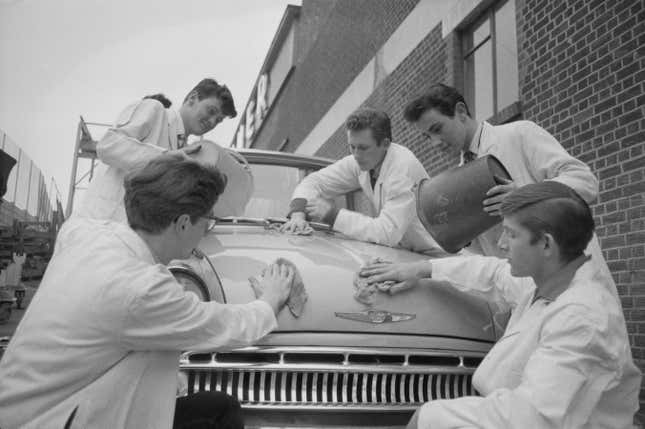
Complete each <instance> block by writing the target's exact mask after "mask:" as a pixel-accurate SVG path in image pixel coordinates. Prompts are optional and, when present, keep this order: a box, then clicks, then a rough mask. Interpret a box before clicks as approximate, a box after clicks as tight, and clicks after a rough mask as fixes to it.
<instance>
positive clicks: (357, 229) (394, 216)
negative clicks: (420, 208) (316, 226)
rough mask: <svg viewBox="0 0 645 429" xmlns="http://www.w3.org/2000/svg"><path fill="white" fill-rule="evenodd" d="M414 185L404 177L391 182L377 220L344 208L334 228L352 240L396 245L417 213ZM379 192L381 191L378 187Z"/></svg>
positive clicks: (387, 185)
mask: <svg viewBox="0 0 645 429" xmlns="http://www.w3.org/2000/svg"><path fill="white" fill-rule="evenodd" d="M412 186H413V184H412V182H411V181H410V179H408V178H407V177H405V176H404V175H402V174H401V175H397V176H394V177H389V178H388V179H387V184H386V186H384V187H383V192H384V195H383V197H382V201H383V206H382V207H381V210H380V212H379V214H378V216H377V217H370V216H366V215H364V214H362V213H358V212H354V211H351V210H346V209H341V210H340V211H339V212H338V216H337V217H336V221H335V222H334V226H333V228H334V229H335V230H337V231H340V232H342V233H343V234H345V235H348V236H350V237H352V238H355V239H358V240H362V241H370V242H373V243H378V244H384V245H386V246H396V245H397V244H398V243H399V241H401V238H402V237H403V234H405V231H406V230H407V229H408V227H409V226H410V222H411V221H412V217H413V216H414V215H415V213H416V206H415V200H414V194H413V192H412ZM377 189H378V190H376V191H375V192H380V189H379V187H378V186H377Z"/></svg>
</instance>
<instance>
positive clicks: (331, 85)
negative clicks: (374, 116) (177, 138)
mask: <svg viewBox="0 0 645 429" xmlns="http://www.w3.org/2000/svg"><path fill="white" fill-rule="evenodd" d="M418 1H419V0H400V1H391V0H350V1H348V0H344V1H340V0H339V1H336V2H335V3H334V5H333V8H332V9H331V11H330V10H329V9H328V8H327V7H325V5H320V4H319V3H320V2H323V3H324V2H326V0H305V1H303V4H302V9H301V18H300V23H299V32H300V33H303V32H304V33H306V32H308V29H307V28H306V26H305V25H306V23H307V22H314V23H315V24H314V25H315V32H316V34H317V35H316V37H315V40H309V39H308V38H307V40H306V43H305V44H306V46H310V48H309V50H308V52H307V53H306V54H305V53H300V52H299V53H298V55H299V56H300V55H302V60H301V61H299V62H298V63H297V64H296V65H295V70H294V73H293V75H292V76H291V77H290V78H289V81H288V82H287V84H286V85H285V88H284V90H283V92H282V95H281V96H280V99H279V100H278V103H277V104H276V105H275V106H274V107H273V108H272V111H271V113H270V114H269V117H268V118H267V119H266V120H265V123H264V124H263V126H262V128H261V129H260V132H259V134H258V136H257V138H256V140H255V142H256V143H255V144H254V146H253V147H254V148H258V149H275V148H277V147H278V146H280V145H281V144H282V142H283V141H284V140H285V139H288V140H289V144H287V145H286V146H285V148H284V149H283V150H287V151H293V150H294V149H295V147H297V145H298V144H300V142H301V141H302V140H304V138H305V137H306V136H307V134H308V133H309V131H311V129H313V127H314V126H315V125H316V123H317V122H318V121H319V120H320V118H321V117H322V116H323V115H324V114H325V113H326V112H327V110H328V109H329V108H330V107H331V106H332V104H333V103H334V102H335V101H336V99H337V98H338V97H339V96H340V95H341V94H342V93H343V91H344V90H345V89H346V88H347V86H348V85H349V84H350V83H351V82H352V80H353V79H354V77H355V76H356V75H357V74H358V73H359V72H360V71H361V70H362V69H363V68H364V67H365V65H366V64H367V63H368V62H369V61H370V60H371V59H372V57H374V54H375V53H376V51H377V50H378V49H379V48H380V47H381V46H382V45H383V43H385V41H386V40H387V39H388V38H389V37H390V35H391V34H392V33H393V32H394V31H395V30H396V28H397V27H398V26H399V25H400V24H401V22H402V21H403V20H404V19H405V17H406V16H407V15H408V14H409V13H410V11H411V10H412V9H413V8H414V6H416V4H417V3H418ZM312 15H315V16H322V18H321V19H315V18H314V17H312ZM322 19H325V21H324V23H323V24H320V21H321V20H322ZM318 25H321V26H320V27H318ZM297 38H300V36H297ZM299 46H300V45H299Z"/></svg>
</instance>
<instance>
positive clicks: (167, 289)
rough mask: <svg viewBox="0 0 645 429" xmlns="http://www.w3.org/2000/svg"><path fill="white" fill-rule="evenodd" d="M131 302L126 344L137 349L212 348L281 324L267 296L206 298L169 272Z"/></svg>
mask: <svg viewBox="0 0 645 429" xmlns="http://www.w3.org/2000/svg"><path fill="white" fill-rule="evenodd" d="M150 278H151V279H152V281H151V282H149V285H148V286H147V287H143V288H139V289H140V290H141V292H139V293H137V294H136V295H135V297H134V298H133V299H132V300H131V303H130V305H129V307H128V313H127V320H126V322H125V325H124V327H123V330H122V335H121V343H122V344H124V345H125V346H126V347H128V348H130V349H132V350H151V349H156V350H187V349H191V350H212V349H216V348H221V347H239V346H244V345H248V344H251V343H253V342H255V341H257V340H259V339H260V338H262V337H263V336H264V335H266V334H268V333H269V332H270V331H272V330H273V329H275V328H276V327H277V321H276V319H275V316H274V314H273V310H272V309H271V307H270V306H269V304H267V303H265V302H264V301H260V300H256V301H253V302H251V303H248V304H220V303H218V302H213V301H211V302H203V301H200V300H199V299H198V298H197V296H196V295H195V294H193V293H190V292H185V291H184V289H183V288H182V286H181V285H180V284H179V283H177V282H176V281H175V279H174V277H172V275H171V274H170V273H164V272H163V271H162V272H156V273H153V274H152V275H151V276H150Z"/></svg>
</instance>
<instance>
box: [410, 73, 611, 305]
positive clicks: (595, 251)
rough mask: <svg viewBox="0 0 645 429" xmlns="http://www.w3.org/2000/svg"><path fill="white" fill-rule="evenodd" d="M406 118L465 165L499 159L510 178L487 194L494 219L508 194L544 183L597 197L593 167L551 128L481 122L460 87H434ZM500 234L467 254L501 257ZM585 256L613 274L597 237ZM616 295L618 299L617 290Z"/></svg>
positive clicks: (491, 232) (477, 240) (483, 237)
mask: <svg viewBox="0 0 645 429" xmlns="http://www.w3.org/2000/svg"><path fill="white" fill-rule="evenodd" d="M404 116H405V119H406V120H407V121H408V122H410V123H412V124H413V125H414V126H415V127H416V128H417V129H418V130H419V131H420V132H421V133H422V134H423V135H425V136H426V137H428V139H430V141H431V143H432V144H434V145H436V146H437V147H439V148H440V149H441V150H442V151H444V152H447V153H450V154H461V158H462V164H464V163H468V162H469V161H471V160H473V159H477V158H480V157H484V156H486V155H493V156H494V157H495V158H496V159H497V160H499V162H500V163H501V164H502V166H503V167H504V168H505V169H506V171H508V173H509V175H510V177H511V180H510V181H509V180H501V182H503V183H500V184H498V185H496V186H493V187H491V188H490V189H489V190H488V192H487V193H486V198H485V199H484V200H483V202H482V204H483V210H484V211H485V212H487V213H488V214H489V215H490V216H499V215H500V212H499V207H500V204H501V202H502V201H503V200H504V198H505V197H506V195H508V193H509V192H511V191H512V190H514V189H515V188H517V187H519V186H523V185H527V184H530V183H537V182H542V181H544V180H553V181H556V182H560V183H563V184H565V185H567V186H569V187H571V188H572V189H573V190H574V191H576V192H577V193H578V194H579V195H580V196H581V197H582V198H583V199H584V200H585V201H586V202H587V203H588V204H591V203H592V202H593V201H594V200H595V199H596V197H597V196H598V179H597V178H596V176H595V175H594V174H593V173H592V172H591V170H590V168H589V167H588V166H587V165H586V164H585V163H584V162H582V161H580V160H578V159H576V158H574V157H573V156H571V155H570V154H569V153H567V151H566V150H565V149H564V148H563V147H562V145H561V144H560V143H559V142H558V141H557V140H556V139H555V138H554V137H553V136H552V135H551V134H549V133H548V132H547V131H546V130H544V129H543V128H541V127H540V126H539V125H537V124H535V123H533V122H531V121H515V122H511V123H507V124H503V125H497V126H493V125H491V124H489V123H488V122H486V121H482V122H478V121H476V120H475V119H473V118H472V117H471V116H470V111H469V109H468V105H467V104H466V101H465V100H464V97H463V96H462V95H461V94H460V93H459V92H458V91H457V90H456V89H455V88H452V87H450V86H447V85H443V84H435V85H433V86H431V87H430V88H429V89H428V90H427V91H426V92H425V93H424V94H423V95H422V96H420V97H418V98H416V99H414V100H412V101H411V102H410V103H409V104H408V105H407V106H406V107H405V111H404ZM420 204H422V202H420ZM500 220H501V219H500ZM501 232H502V227H501V224H499V223H498V224H497V225H496V226H493V227H492V228H490V229H488V230H487V231H485V232H484V233H482V234H480V235H479V236H477V237H472V241H471V245H470V246H469V247H468V248H467V250H469V251H471V252H474V253H477V254H482V255H484V256H502V253H501V252H500V250H499V248H498V247H497V241H498V239H499V237H500V235H501ZM435 238H436V237H435ZM439 244H441V243H439ZM586 253H587V254H592V255H593V256H594V258H593V260H594V263H595V264H597V265H598V267H599V268H601V269H602V270H603V272H604V273H605V274H606V275H610V272H609V268H608V267H607V263H606V262H605V260H604V258H603V256H602V252H601V250H600V245H599V243H598V238H597V237H596V236H595V234H594V236H593V238H592V240H591V241H590V243H589V246H588V247H587V249H586ZM613 294H614V295H615V296H616V298H617V294H616V291H615V287H614V288H613Z"/></svg>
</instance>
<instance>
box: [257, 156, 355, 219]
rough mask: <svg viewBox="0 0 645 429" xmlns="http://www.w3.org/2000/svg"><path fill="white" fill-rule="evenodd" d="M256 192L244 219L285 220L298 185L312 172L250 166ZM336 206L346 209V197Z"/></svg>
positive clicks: (272, 165)
mask: <svg viewBox="0 0 645 429" xmlns="http://www.w3.org/2000/svg"><path fill="white" fill-rule="evenodd" d="M249 166H250V167H251V171H252V172H253V183H254V186H255V190H254V191H253V196H252V197H251V200H250V201H249V203H248V204H247V205H246V209H245V211H244V217H249V218H269V217H274V218H283V217H285V216H287V214H288V213H289V203H290V202H291V196H292V195H293V191H294V189H296V186H298V183H300V181H301V180H302V179H303V178H304V177H305V176H306V175H307V174H309V173H311V172H312V171H311V170H305V169H303V168H297V167H288V166H284V165H274V164H250V165H249ZM335 202H336V206H337V207H341V208H345V207H346V205H347V204H346V201H345V197H339V198H336V200H335Z"/></svg>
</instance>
